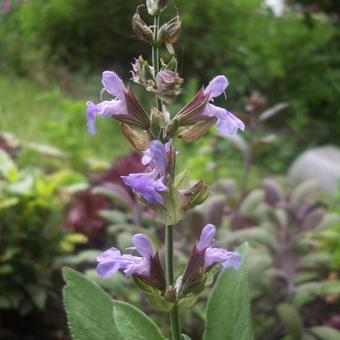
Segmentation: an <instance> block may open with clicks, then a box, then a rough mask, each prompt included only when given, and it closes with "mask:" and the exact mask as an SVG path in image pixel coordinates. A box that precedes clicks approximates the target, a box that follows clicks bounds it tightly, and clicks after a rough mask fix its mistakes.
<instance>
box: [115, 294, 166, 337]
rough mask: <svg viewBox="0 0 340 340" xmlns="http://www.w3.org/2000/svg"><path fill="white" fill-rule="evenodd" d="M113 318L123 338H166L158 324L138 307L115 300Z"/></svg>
mask: <svg viewBox="0 0 340 340" xmlns="http://www.w3.org/2000/svg"><path fill="white" fill-rule="evenodd" d="M113 318H114V321H115V325H116V327H117V330H118V332H119V335H120V338H119V339H122V340H131V339H134V340H165V338H164V336H163V335H162V333H161V331H160V330H159V328H158V327H157V325H156V324H155V323H154V322H153V321H152V320H151V319H150V318H149V317H147V316H146V315H145V314H144V313H143V312H141V311H140V310H139V309H137V308H136V307H134V306H132V305H130V304H128V303H126V302H119V301H115V303H114V307H113Z"/></svg>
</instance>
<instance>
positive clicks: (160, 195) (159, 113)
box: [87, 0, 245, 340]
mask: <svg viewBox="0 0 340 340" xmlns="http://www.w3.org/2000/svg"><path fill="white" fill-rule="evenodd" d="M166 7H167V1H166V0H147V1H146V6H145V5H140V6H138V7H137V9H136V12H135V14H134V15H133V18H132V28H133V30H134V33H135V35H136V37H137V38H138V39H140V40H142V41H145V42H147V43H149V44H150V46H151V49H152V60H150V61H148V60H145V59H144V58H143V56H139V57H138V58H136V59H135V60H134V61H133V63H132V70H131V75H132V78H131V80H132V81H133V82H134V83H136V84H139V85H140V86H142V87H143V88H144V89H145V90H146V91H147V92H149V93H153V95H154V96H155V102H154V105H153V106H152V107H150V108H148V109H147V110H144V108H143V107H142V105H141V104H140V102H139V101H138V99H137V98H136V97H135V95H134V94H133V92H132V90H131V88H130V87H129V86H127V85H124V82H123V81H122V79H121V78H120V77H119V76H118V75H117V74H116V73H115V72H113V71H105V72H103V75H102V85H103V89H102V90H101V92H100V94H101V96H102V95H103V94H104V93H105V92H107V93H108V94H109V95H110V96H112V97H113V98H112V99H111V100H104V101H101V102H99V103H97V104H95V103H93V102H91V101H89V102H88V103H87V126H88V131H89V133H90V134H94V133H95V132H96V129H95V119H96V117H97V116H103V117H112V118H114V119H115V120H117V121H118V122H119V123H120V126H121V129H122V132H123V134H124V136H125V137H126V138H127V140H128V141H129V142H130V143H131V144H132V145H133V146H134V147H135V148H136V149H137V150H139V151H143V157H142V159H141V163H142V165H144V166H145V171H144V172H141V173H131V174H126V175H124V176H122V177H121V178H122V180H123V182H124V183H125V184H126V185H127V186H129V187H130V188H131V189H132V190H133V191H134V193H135V194H136V196H137V198H138V199H139V200H140V202H141V203H142V204H144V205H146V206H147V207H149V208H150V209H153V211H154V213H155V218H156V220H157V221H158V222H160V223H162V224H163V225H164V228H165V235H166V237H165V248H166V250H165V254H166V256H165V265H164V269H163V264H162V262H161V260H160V257H159V255H158V251H154V250H153V248H152V246H151V241H150V240H149V238H148V237H146V236H145V235H143V234H136V235H134V236H133V237H132V243H133V244H134V247H132V248H129V249H128V253H125V254H122V253H121V251H120V250H118V249H116V248H110V249H108V250H106V251H105V252H103V253H102V254H101V255H100V256H98V257H97V261H98V265H97V273H98V275H100V276H101V277H102V278H107V277H109V276H110V275H111V274H114V273H116V272H118V271H120V272H122V273H124V274H125V275H126V276H128V277H132V278H133V279H134V281H135V282H136V284H137V285H138V287H139V288H141V289H142V290H144V291H145V292H146V294H147V296H148V297H149V300H150V302H151V303H153V304H154V306H155V307H157V308H159V309H162V310H166V311H169V312H170V320H171V334H172V339H174V340H180V339H182V335H181V326H180V318H179V308H180V307H185V306H188V305H192V303H194V301H195V298H197V297H198V295H199V294H200V293H201V292H202V291H203V290H204V289H205V287H206V285H207V278H208V276H209V275H213V273H214V272H215V271H213V270H212V269H213V268H216V267H218V266H219V265H222V268H224V269H230V268H231V269H234V270H237V269H238V268H239V267H240V265H241V261H242V259H241V255H240V254H239V253H237V252H231V251H228V250H226V249H223V248H217V247H214V237H215V233H216V229H215V226H213V225H211V224H208V225H206V226H205V227H204V229H203V230H202V234H201V237H200V240H199V242H198V243H197V245H195V246H194V247H193V250H192V253H191V257H190V258H189V260H188V264H187V267H186V268H185V270H184V272H183V274H182V275H181V276H179V277H178V278H177V280H175V276H174V249H173V247H174V245H173V237H174V230H175V229H176V225H177V224H178V222H179V221H181V220H182V219H183V218H184V217H185V214H186V212H187V211H188V210H189V209H191V208H193V207H195V206H197V205H199V204H201V203H203V202H204V201H205V200H206V199H207V197H208V196H209V194H210V191H209V188H208V186H207V185H206V184H205V183H204V182H203V181H198V182H197V183H195V184H194V185H191V186H190V185H189V186H188V185H187V183H188V181H187V180H185V178H184V177H185V176H184V175H183V174H176V149H175V146H174V139H175V138H176V137H177V138H180V139H182V140H183V141H185V142H188V143H189V142H192V141H195V140H197V139H199V138H201V137H202V136H203V135H204V134H205V133H206V132H207V131H208V129H209V128H210V127H211V126H212V125H213V124H214V123H215V124H216V128H217V130H218V131H219V132H220V133H224V134H234V133H236V132H237V131H238V130H242V131H243V130H244V127H245V126H244V123H243V122H242V121H241V120H240V119H239V118H238V117H236V116H235V115H234V114H232V113H231V112H229V111H227V110H226V109H224V108H222V107H218V106H216V105H214V104H213V102H214V98H216V97H219V96H221V95H224V96H226V94H225V91H226V88H227V86H228V80H227V78H226V77H225V76H223V75H218V76H216V77H214V78H213V79H212V80H211V81H210V83H209V84H208V85H207V86H206V87H202V88H201V89H200V90H199V91H198V93H197V94H196V95H195V96H194V97H193V98H192V99H191V100H190V101H189V102H188V103H187V104H186V105H184V106H183V108H182V109H180V110H179V111H178V112H172V108H171V103H172V102H173V101H174V100H175V99H176V97H177V96H178V95H179V94H180V93H181V85H182V83H183V79H182V78H181V76H180V75H179V74H178V72H177V66H178V65H177V59H176V53H175V49H174V46H173V44H174V43H175V42H176V41H177V39H178V38H179V35H180V30H181V18H180V15H179V13H178V12H177V14H176V15H175V16H174V17H173V18H172V19H170V20H169V21H165V22H163V23H161V18H162V13H163V11H164V10H165V8H166ZM145 8H146V10H147V12H148V13H149V14H150V15H151V16H152V17H153V19H154V23H153V25H148V24H147V23H146V22H145V21H144V20H143V19H142V17H141V14H143V13H145V12H143V11H144V9H145ZM162 46H165V47H166V50H167V51H168V53H169V56H168V57H167V58H166V57H165V56H163V59H161V58H160V57H159V49H160V47H162ZM178 232H179V231H178ZM135 253H138V254H139V256H136V254H135ZM188 297H190V304H188V303H187V302H186V303H184V302H183V301H188ZM193 297H195V298H194V299H193Z"/></svg>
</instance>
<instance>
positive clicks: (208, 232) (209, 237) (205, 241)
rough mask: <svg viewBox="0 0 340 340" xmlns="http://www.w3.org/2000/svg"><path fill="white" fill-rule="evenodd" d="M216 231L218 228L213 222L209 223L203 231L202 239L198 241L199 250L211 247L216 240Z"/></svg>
mask: <svg viewBox="0 0 340 340" xmlns="http://www.w3.org/2000/svg"><path fill="white" fill-rule="evenodd" d="M215 233H216V228H215V226H214V225H212V224H207V225H206V226H205V227H204V228H203V230H202V233H201V237H200V241H199V242H198V244H197V246H196V248H197V249H198V250H199V251H202V250H203V249H206V248H208V247H210V246H211V245H212V244H213V242H214V237H215Z"/></svg>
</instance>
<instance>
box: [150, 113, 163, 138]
mask: <svg viewBox="0 0 340 340" xmlns="http://www.w3.org/2000/svg"><path fill="white" fill-rule="evenodd" d="M164 128H165V121H164V116H163V113H162V112H160V111H158V110H157V109H156V108H155V107H152V108H151V116H150V132H151V134H152V135H153V136H154V137H155V138H156V139H159V138H158V137H159V134H160V132H161V130H162V129H164Z"/></svg>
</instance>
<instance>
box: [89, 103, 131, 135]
mask: <svg viewBox="0 0 340 340" xmlns="http://www.w3.org/2000/svg"><path fill="white" fill-rule="evenodd" d="M125 112H126V106H125V103H124V102H123V101H122V100H107V101H103V102H101V103H99V104H94V103H93V102H91V101H89V102H87V129H88V131H89V133H90V134H91V135H93V134H95V133H96V126H95V120H96V115H100V116H106V117H109V116H115V115H116V116H117V115H120V114H124V113H125Z"/></svg>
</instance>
